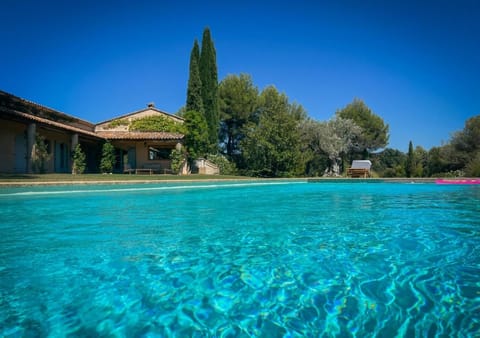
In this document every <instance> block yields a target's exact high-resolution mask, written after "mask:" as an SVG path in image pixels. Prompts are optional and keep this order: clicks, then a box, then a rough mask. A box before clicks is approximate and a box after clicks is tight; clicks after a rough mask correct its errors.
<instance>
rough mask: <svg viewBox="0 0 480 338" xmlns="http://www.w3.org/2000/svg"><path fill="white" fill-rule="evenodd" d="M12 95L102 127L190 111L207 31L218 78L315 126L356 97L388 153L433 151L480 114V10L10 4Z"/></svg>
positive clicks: (2, 17) (469, 6)
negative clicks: (199, 47) (279, 95)
mask: <svg viewBox="0 0 480 338" xmlns="http://www.w3.org/2000/svg"><path fill="white" fill-rule="evenodd" d="M1 5H2V6H1V7H2V10H1V12H0V30H1V32H2V39H1V47H0V65H1V76H0V89H1V90H4V91H7V92H10V93H12V94H15V95H17V96H20V97H23V98H26V99H29V100H32V101H35V102H38V103H40V104H43V105H46V106H49V107H51V108H54V109H57V110H60V111H63V112H65V113H67V114H71V115H74V116H77V117H80V118H83V119H85V120H88V121H91V122H100V121H103V120H106V119H110V118H112V117H114V116H117V115H122V114H125V113H128V112H132V111H135V110H137V109H141V108H143V107H145V106H146V104H147V103H148V102H151V101H153V102H155V104H156V106H157V107H158V108H160V109H163V110H165V111H167V112H170V113H175V112H177V111H178V109H179V108H180V107H181V106H182V105H184V103H185V93H186V85H187V79H188V62H189V56H190V50H191V48H192V45H193V41H194V39H195V38H197V39H198V40H199V41H201V38H202V32H203V29H204V28H205V27H206V26H209V27H210V29H211V32H212V36H213V39H214V43H215V47H216V51H217V64H218V71H219V79H220V80H221V79H223V78H224V77H225V76H226V75H227V74H239V73H248V74H250V75H251V76H252V78H253V81H254V83H255V84H256V85H257V86H258V87H259V88H260V89H262V88H264V87H265V86H267V85H270V84H273V85H275V86H276V87H277V88H278V90H279V91H281V92H284V93H285V94H286V95H287V96H288V97H289V98H290V100H291V101H296V102H297V103H299V104H301V105H303V106H304V108H305V109H306V110H307V112H308V114H309V115H310V116H311V117H312V118H314V119H317V120H327V119H329V118H331V117H332V116H333V115H334V113H335V111H336V110H337V109H339V108H342V107H344V106H345V105H347V104H348V103H349V102H351V101H352V100H353V98H355V97H357V98H360V99H362V100H364V101H365V103H366V104H367V105H368V106H369V107H370V108H371V109H372V110H373V111H374V112H375V113H376V114H378V115H379V116H381V117H382V118H383V119H384V121H385V122H386V123H388V124H389V125H390V144H389V146H390V147H393V148H397V149H400V150H403V151H405V150H406V149H407V147H408V142H409V140H412V141H413V143H414V145H415V146H416V145H421V146H423V147H425V148H427V149H429V148H430V147H432V146H436V145H440V144H441V142H442V141H448V140H449V138H450V134H451V133H452V132H454V131H456V130H460V129H462V128H463V126H464V122H465V120H466V119H467V118H469V117H472V116H475V115H478V114H480V1H476V0H457V1H453V0H435V1H434V0H423V1H422V0H418V1H406V0H403V1H402V0H398V1H397V0H391V1H383V0H382V1H380V0H376V1H373V0H357V1H342V0H340V1H334V0H332V1H302V0H296V1H288V2H287V1H261V0H257V1H249V0H247V1H181V0H178V1H175V0H171V1H170V0H163V1H162V0H158V1H138V0H137V1H133V0H132V1H121V0H116V1H100V0H98V1H90V0H72V1H49V0H44V1H40V0H31V1H26V0H2V1H1Z"/></svg>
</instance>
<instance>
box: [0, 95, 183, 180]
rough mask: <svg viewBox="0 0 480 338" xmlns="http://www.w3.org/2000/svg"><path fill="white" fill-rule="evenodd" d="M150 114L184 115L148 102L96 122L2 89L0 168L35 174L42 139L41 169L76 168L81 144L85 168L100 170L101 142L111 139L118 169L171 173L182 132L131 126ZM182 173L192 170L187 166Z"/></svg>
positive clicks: (60, 170) (63, 170) (176, 120)
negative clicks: (172, 156)
mask: <svg viewBox="0 0 480 338" xmlns="http://www.w3.org/2000/svg"><path fill="white" fill-rule="evenodd" d="M151 116H161V117H163V118H165V119H169V120H171V121H172V122H173V123H180V124H181V123H183V119H182V118H181V117H178V116H175V115H171V114H168V113H166V112H163V111H161V110H159V109H157V108H156V107H155V106H154V105H153V104H149V105H148V106H147V107H146V108H145V109H141V110H138V111H135V112H132V113H129V114H126V115H122V116H119V117H116V118H114V119H111V120H108V121H104V122H101V123H97V124H94V123H91V122H88V121H85V120H82V119H79V118H77V117H74V116H70V115H67V114H65V113H62V112H59V111H56V110H54V109H51V108H48V107H45V106H42V105H39V104H37V103H34V102H31V101H28V100H25V99H22V98H19V97H17V96H14V95H12V94H9V93H6V92H4V91H0V172H1V173H18V174H21V173H32V172H33V170H34V165H33V164H34V161H35V155H34V153H35V147H36V144H38V142H43V145H44V146H45V148H46V151H47V153H48V156H47V161H46V162H45V164H44V168H43V169H44V171H45V172H46V173H70V172H72V154H73V150H74V149H75V147H76V146H77V144H80V145H81V147H82V150H83V151H84V152H85V155H86V165H87V169H86V172H91V173H93V172H98V171H99V163H100V159H101V151H102V146H103V144H104V143H105V142H106V141H110V142H111V143H112V144H113V146H114V147H115V151H116V163H115V169H114V172H117V173H122V172H125V171H127V172H131V171H132V170H133V171H134V170H136V169H138V172H142V170H143V171H145V172H150V173H152V172H155V173H169V172H170V164H171V161H170V158H169V156H170V152H171V151H172V150H173V149H175V148H177V149H180V148H181V147H182V146H183V139H184V135H183V134H181V133H176V132H142V131H130V130H129V125H130V123H131V122H132V121H134V120H138V119H142V118H145V117H151ZM39 140H40V141H39ZM129 169H130V171H129ZM181 173H184V174H185V173H188V168H187V166H186V165H185V166H184V167H183V168H182V170H181Z"/></svg>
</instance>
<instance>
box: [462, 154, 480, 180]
mask: <svg viewBox="0 0 480 338" xmlns="http://www.w3.org/2000/svg"><path fill="white" fill-rule="evenodd" d="M465 175H466V176H469V177H480V151H479V152H477V154H476V155H475V156H474V157H473V158H472V159H471V160H470V162H468V164H467V166H466V167H465Z"/></svg>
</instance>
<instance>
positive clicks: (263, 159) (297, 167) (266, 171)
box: [240, 86, 305, 177]
mask: <svg viewBox="0 0 480 338" xmlns="http://www.w3.org/2000/svg"><path fill="white" fill-rule="evenodd" d="M259 111H260V113H259V118H258V123H254V122H251V123H249V124H248V125H247V126H246V127H245V129H244V130H245V138H244V139H243V140H242V141H241V142H240V145H241V151H242V155H243V156H244V158H245V163H247V165H248V168H247V171H248V172H249V174H251V175H254V176H267V177H282V176H294V175H299V174H302V173H303V172H304V170H305V161H304V156H303V153H302V149H301V134H300V125H301V124H302V122H303V121H302V120H299V117H300V116H303V114H299V112H300V111H303V108H301V107H300V106H292V105H291V104H289V102H288V98H287V96H286V95H285V94H281V93H279V92H278V91H277V89H276V88H275V87H273V86H271V87H267V88H265V89H264V90H263V91H262V93H261V95H260V98H259Z"/></svg>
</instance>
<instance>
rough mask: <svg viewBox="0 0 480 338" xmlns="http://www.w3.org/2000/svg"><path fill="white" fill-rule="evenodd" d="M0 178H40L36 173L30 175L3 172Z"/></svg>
mask: <svg viewBox="0 0 480 338" xmlns="http://www.w3.org/2000/svg"><path fill="white" fill-rule="evenodd" d="M0 179H5V180H14V179H22V180H24V179H29V180H33V179H38V176H36V175H28V174H1V173H0Z"/></svg>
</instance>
